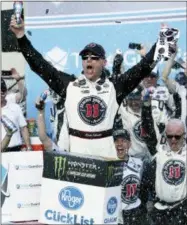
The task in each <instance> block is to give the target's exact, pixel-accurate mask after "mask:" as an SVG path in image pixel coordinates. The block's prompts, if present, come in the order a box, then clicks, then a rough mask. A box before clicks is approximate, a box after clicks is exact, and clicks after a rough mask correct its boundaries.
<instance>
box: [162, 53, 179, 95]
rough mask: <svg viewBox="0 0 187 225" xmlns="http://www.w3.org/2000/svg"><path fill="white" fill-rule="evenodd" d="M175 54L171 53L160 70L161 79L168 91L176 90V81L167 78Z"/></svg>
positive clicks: (173, 91)
mask: <svg viewBox="0 0 187 225" xmlns="http://www.w3.org/2000/svg"><path fill="white" fill-rule="evenodd" d="M175 56H176V54H173V55H172V57H171V58H170V59H168V61H167V62H166V63H165V66H164V69H163V71H162V80H163V82H164V83H165V85H166V86H167V88H168V90H169V92H170V93H175V92H176V82H175V81H174V80H172V79H169V75H170V73H171V69H172V66H173V63H174V59H175Z"/></svg>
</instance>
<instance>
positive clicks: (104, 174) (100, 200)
mask: <svg viewBox="0 0 187 225" xmlns="http://www.w3.org/2000/svg"><path fill="white" fill-rule="evenodd" d="M122 174H123V161H113V160H107V159H104V158H102V157H90V156H85V155H77V154H76V155H75V154H71V153H55V152H45V153H44V172H43V178H42V190H41V198H40V220H39V222H41V223H45V224H80V225H83V224H90V225H93V224H117V217H118V212H119V207H120V203H121V187H120V184H121V181H122Z"/></svg>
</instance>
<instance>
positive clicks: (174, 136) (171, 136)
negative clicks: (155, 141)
mask: <svg viewBox="0 0 187 225" xmlns="http://www.w3.org/2000/svg"><path fill="white" fill-rule="evenodd" d="M183 135H184V134H181V135H169V134H168V135H166V137H167V138H168V139H172V138H175V139H176V140H180V139H181V137H182V136H183Z"/></svg>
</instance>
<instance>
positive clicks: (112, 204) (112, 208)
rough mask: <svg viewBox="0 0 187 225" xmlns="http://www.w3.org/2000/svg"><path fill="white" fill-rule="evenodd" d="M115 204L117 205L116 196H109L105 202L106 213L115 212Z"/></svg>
mask: <svg viewBox="0 0 187 225" xmlns="http://www.w3.org/2000/svg"><path fill="white" fill-rule="evenodd" d="M117 205H118V200H117V198H116V197H111V198H110V199H109V200H108V203H107V212H108V214H110V215H112V214H114V213H115V211H116V209H117Z"/></svg>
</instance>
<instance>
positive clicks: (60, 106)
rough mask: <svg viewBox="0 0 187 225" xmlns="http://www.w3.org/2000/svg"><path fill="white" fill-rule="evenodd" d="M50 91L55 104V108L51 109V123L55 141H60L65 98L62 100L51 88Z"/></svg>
mask: <svg viewBox="0 0 187 225" xmlns="http://www.w3.org/2000/svg"><path fill="white" fill-rule="evenodd" d="M49 91H50V97H51V99H52V102H53V107H52V108H51V118H50V122H51V124H53V129H54V139H55V140H56V141H58V140H59V135H60V131H61V128H62V125H63V118H64V103H65V98H61V97H60V96H59V95H58V94H56V93H55V92H54V91H53V90H52V89H51V88H49Z"/></svg>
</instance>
